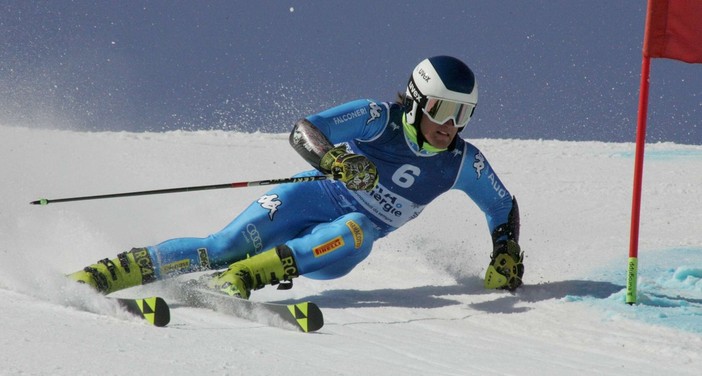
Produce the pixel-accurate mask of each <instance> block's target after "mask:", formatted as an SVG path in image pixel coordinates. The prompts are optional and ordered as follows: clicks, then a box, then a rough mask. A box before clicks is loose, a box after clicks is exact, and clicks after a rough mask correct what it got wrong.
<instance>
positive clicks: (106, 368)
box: [0, 126, 702, 375]
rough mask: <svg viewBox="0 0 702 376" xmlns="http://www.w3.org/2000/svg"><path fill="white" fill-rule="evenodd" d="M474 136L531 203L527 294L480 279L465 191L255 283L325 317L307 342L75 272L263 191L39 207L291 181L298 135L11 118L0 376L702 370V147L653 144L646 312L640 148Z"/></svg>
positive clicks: (209, 222) (3, 161)
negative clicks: (635, 282)
mask: <svg viewBox="0 0 702 376" xmlns="http://www.w3.org/2000/svg"><path fill="white" fill-rule="evenodd" d="M464 136H469V135H464ZM472 142H474V143H475V144H476V145H477V146H478V147H479V148H481V149H482V151H483V153H484V154H485V155H486V157H487V158H488V159H489V160H490V162H491V163H492V165H493V166H494V167H495V169H496V170H497V171H498V172H499V174H500V176H501V178H502V180H503V182H504V183H505V184H506V185H507V186H508V187H509V189H510V190H511V191H512V192H513V193H514V194H515V195H516V196H517V198H518V200H519V204H520V209H521V218H522V235H521V244H522V247H523V249H524V250H525V251H526V255H527V256H526V260H525V266H526V274H525V286H524V287H523V288H521V289H519V290H518V291H517V292H516V293H515V294H510V293H509V292H505V291H492V290H485V289H483V288H482V279H481V275H482V274H483V273H484V269H485V267H486V266H487V263H488V259H489V256H488V255H489V252H490V240H489V236H488V233H487V229H486V225H485V221H484V219H483V216H482V214H481V213H480V212H479V211H478V210H477V208H476V207H475V205H474V204H472V203H471V202H470V201H469V200H468V199H467V198H466V197H465V196H464V195H463V194H460V193H453V192H452V193H449V194H446V195H444V196H442V197H441V198H440V199H439V200H437V201H435V202H434V203H432V204H431V205H430V206H429V207H428V208H427V209H426V211H425V212H424V213H423V215H422V216H420V217H419V218H418V219H416V220H415V221H413V222H410V223H409V224H408V225H407V226H405V227H403V228H402V229H400V230H398V231H397V232H395V233H393V234H391V235H390V236H389V237H387V238H385V239H382V240H380V241H379V242H378V243H377V244H376V247H375V249H374V251H373V253H372V254H371V256H370V257H369V258H368V259H367V260H366V261H365V262H363V263H362V264H361V265H359V266H358V267H357V268H356V269H355V270H354V271H353V272H352V273H351V274H350V275H348V276H346V277H344V278H341V279H338V280H333V281H312V280H308V279H305V278H299V279H298V280H296V284H295V287H294V288H293V289H292V290H289V291H278V290H275V289H273V288H267V289H263V290H260V291H257V292H255V293H254V295H253V296H252V299H254V300H273V301H280V300H289V299H302V298H309V299H311V300H313V301H315V302H317V303H318V304H319V305H320V307H321V308H322V310H323V311H324V313H325V319H326V325H325V326H324V328H322V330H320V331H319V332H317V333H314V334H304V333H298V332H294V331H288V330H283V329H278V328H272V327H269V326H267V325H265V324H261V323H256V322H251V321H246V320H242V319H239V318H235V317H231V316H228V315H225V314H222V313H218V312H214V311H210V310H207V309H202V308H192V307H187V306H185V305H182V304H180V305H179V304H178V300H177V299H175V298H174V297H173V296H172V295H173V294H172V292H173V290H174V289H177V281H165V282H158V283H155V284H152V285H148V286H143V287H138V288H134V289H130V290H127V291H123V292H120V293H118V295H121V296H144V295H151V294H159V295H163V296H164V297H166V298H167V299H168V300H169V301H170V303H171V305H172V312H171V315H172V319H171V323H170V325H169V326H168V327H166V328H155V327H151V326H149V325H148V324H145V323H144V322H142V321H140V320H138V319H133V318H131V317H130V316H129V315H127V314H125V313H123V312H121V311H120V310H119V309H118V308H117V307H115V306H114V305H113V303H112V302H111V301H109V300H107V299H105V298H104V297H102V296H100V295H98V294H96V293H93V292H92V291H90V290H89V289H87V288H85V287H84V286H79V285H77V284H74V283H71V282H69V281H67V280H66V279H65V278H64V277H63V275H64V274H66V273H70V272H73V271H75V270H78V269H80V268H82V267H83V266H85V265H88V264H90V263H93V262H95V261H96V260H98V259H100V258H104V257H114V256H115V255H116V254H117V253H119V252H122V251H125V250H128V249H130V248H131V247H134V246H143V245H149V244H155V243H157V242H160V241H162V240H166V239H169V238H173V237H181V236H205V235H207V234H209V233H210V232H214V231H217V230H219V229H220V228H222V227H223V226H224V225H226V224H227V223H228V222H229V221H230V220H231V219H232V218H233V217H234V216H235V215H236V214H237V213H238V212H240V211H241V210H242V209H243V208H244V207H246V206H247V205H248V204H249V203H250V202H251V201H253V200H255V199H256V198H257V197H258V195H260V194H262V193H263V192H265V191H266V190H267V188H265V187H257V188H241V189H224V190H217V191H205V192H191V193H177V194H168V195H157V196H145V197H134V198H123V199H110V200H98V201H83V202H75V203H56V204H50V205H48V206H43V207H42V206H35V205H29V202H30V201H33V200H36V199H39V198H44V197H45V198H49V199H52V198H61V197H72V196H83V195H95V194H104V193H114V192H128V191H137V190H148V189H160V188H172V187H179V186H188V185H206V184H219V183H228V182H236V181H246V180H260V179H270V178H280V177H287V176H290V175H293V174H294V173H296V172H298V171H300V170H302V169H307V168H308V167H307V166H306V164H305V162H304V161H303V160H302V159H301V158H300V157H299V156H297V155H296V154H295V153H294V151H292V150H291V148H290V147H289V146H288V143H287V135H285V134H261V133H255V134H245V133H233V132H223V131H198V132H182V131H175V132H167V133H126V132H116V133H112V132H100V133H81V132H74V131H65V130H64V131H58V130H39V129H27V128H20V127H10V126H0V153H1V157H0V166H1V170H2V172H3V174H2V175H3V184H2V188H1V189H2V191H0V192H1V193H2V200H3V204H2V206H1V207H0V255H2V258H1V259H0V260H1V261H0V312H2V319H3V325H2V335H1V336H0V374H3V375H4V374H7V375H16V374H22V375H84V374H96V373H98V374H105V375H125V374H131V375H147V374H175V375H181V374H182V375H185V374H188V375H264V374H266V375H270V374H285V375H310V374H313V375H359V374H368V375H375V374H384V375H478V374H480V375H517V374H518V375H583V374H600V375H662V374H667V375H693V374H694V375H697V374H699V369H700V367H701V366H702V351H701V350H700V349H702V232H700V220H701V219H702V215H700V211H701V210H700V209H702V208H701V207H700V202H699V196H700V186H702V175H701V173H700V171H702V146H691V145H680V144H672V143H661V144H650V145H647V158H646V163H645V171H644V192H643V210H642V222H641V237H640V254H639V256H640V259H639V264H640V269H639V293H640V296H639V298H640V299H639V300H640V303H639V304H637V305H635V306H629V305H626V304H625V303H624V285H625V283H626V279H625V272H626V265H627V256H628V254H627V253H628V244H629V240H628V236H629V220H630V212H631V186H632V179H633V151H634V145H633V143H602V142H565V141H546V140H504V139H477V140H472ZM269 188H270V187H269Z"/></svg>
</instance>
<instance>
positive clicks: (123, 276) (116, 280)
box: [68, 248, 155, 295]
mask: <svg viewBox="0 0 702 376" xmlns="http://www.w3.org/2000/svg"><path fill="white" fill-rule="evenodd" d="M68 278H69V279H72V280H74V281H77V282H79V283H85V284H88V285H90V286H92V287H93V288H95V289H96V290H97V291H99V292H101V293H103V294H105V295H107V294H109V293H112V292H115V291H117V290H123V289H126V288H129V287H134V286H139V285H143V284H145V283H149V282H152V281H153V280H154V278H155V277H154V267H153V263H152V262H151V257H150V256H149V251H148V250H147V249H146V248H133V249H132V250H131V251H129V252H123V253H120V254H119V255H117V258H116V259H112V260H110V259H104V260H100V261H98V262H97V263H96V264H93V265H90V266H86V267H85V268H84V269H83V270H81V271H77V272H75V273H73V274H69V275H68Z"/></svg>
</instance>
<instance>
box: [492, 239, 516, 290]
mask: <svg viewBox="0 0 702 376" xmlns="http://www.w3.org/2000/svg"><path fill="white" fill-rule="evenodd" d="M490 259H491V260H490V265H488V269H487V272H485V288H489V289H506V290H510V291H513V290H515V289H516V288H517V287H519V286H521V285H522V276H524V264H522V261H523V260H524V252H522V249H521V247H519V244H517V242H515V241H514V240H507V241H498V242H497V243H496V244H495V248H494V249H493V251H492V255H490Z"/></svg>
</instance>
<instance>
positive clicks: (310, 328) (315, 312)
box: [181, 281, 324, 333]
mask: <svg viewBox="0 0 702 376" xmlns="http://www.w3.org/2000/svg"><path fill="white" fill-rule="evenodd" d="M181 293H182V298H183V300H184V304H186V305H190V306H193V307H201V308H209V309H212V310H214V311H217V312H221V313H225V314H229V315H233V316H236V317H239V318H243V319H246V320H249V321H253V322H258V323H262V324H266V325H270V326H274V327H278V328H283V329H292V330H298V331H301V332H304V333H311V332H315V331H317V330H319V329H321V328H322V326H324V316H323V315H322V311H321V310H320V309H319V307H318V306H317V305H316V304H314V303H312V302H309V301H304V302H298V303H271V302H259V301H251V300H246V299H241V298H238V297H235V296H229V295H226V294H223V293H220V292H218V291H214V290H212V289H209V288H207V287H205V286H203V285H201V284H199V283H197V282H196V281H188V282H186V283H185V284H184V285H183V288H182V290H181Z"/></svg>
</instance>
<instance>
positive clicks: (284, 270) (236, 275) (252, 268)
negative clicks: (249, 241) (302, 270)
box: [208, 245, 298, 299]
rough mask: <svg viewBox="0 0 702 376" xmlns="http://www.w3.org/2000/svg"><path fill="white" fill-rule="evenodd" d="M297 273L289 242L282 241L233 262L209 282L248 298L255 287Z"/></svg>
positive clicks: (218, 287) (228, 292)
mask: <svg viewBox="0 0 702 376" xmlns="http://www.w3.org/2000/svg"><path fill="white" fill-rule="evenodd" d="M297 276H298V272H297V265H296V264H295V259H294V258H293V255H292V251H291V250H290V248H288V247H287V246H285V245H280V246H278V247H276V248H272V249H269V250H267V251H265V252H263V253H260V254H258V255H255V256H253V257H249V258H247V259H245V260H241V261H237V262H235V263H233V264H231V265H229V268H228V269H227V270H225V271H223V272H221V273H219V274H217V275H215V276H214V277H213V278H212V279H211V280H210V281H209V283H208V286H209V287H210V288H212V289H215V290H219V291H221V292H224V293H226V294H228V295H232V296H239V297H241V298H244V299H248V298H249V296H251V290H258V289H261V288H263V287H264V286H266V285H277V284H279V283H285V282H289V281H291V280H292V279H293V278H295V277H297ZM281 286H284V285H281ZM288 288H289V287H288Z"/></svg>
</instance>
